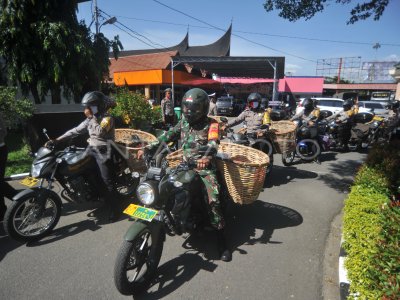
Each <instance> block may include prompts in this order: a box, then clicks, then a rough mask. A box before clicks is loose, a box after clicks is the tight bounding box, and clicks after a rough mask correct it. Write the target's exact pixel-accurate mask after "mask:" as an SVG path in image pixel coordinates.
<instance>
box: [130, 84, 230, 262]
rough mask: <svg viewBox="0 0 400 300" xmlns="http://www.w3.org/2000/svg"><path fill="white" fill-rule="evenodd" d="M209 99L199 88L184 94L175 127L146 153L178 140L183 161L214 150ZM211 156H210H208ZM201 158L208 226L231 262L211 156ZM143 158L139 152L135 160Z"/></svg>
mask: <svg viewBox="0 0 400 300" xmlns="http://www.w3.org/2000/svg"><path fill="white" fill-rule="evenodd" d="M208 110H209V98H208V95H207V93H206V92H205V91H204V90H202V89H199V88H194V89H191V90H189V91H187V92H186V93H185V95H184V96H183V99H182V111H183V118H182V119H181V120H180V121H179V123H178V124H177V125H175V127H173V128H171V129H170V130H169V131H167V132H165V133H164V134H162V135H161V136H160V137H159V138H158V142H155V143H153V144H151V145H149V146H147V149H148V150H152V149H154V148H155V147H158V145H159V143H160V142H164V143H168V142H170V141H173V140H177V139H180V142H181V145H182V149H183V157H184V160H187V161H188V160H190V159H196V155H197V154H198V150H199V148H200V147H201V146H203V147H204V146H205V145H207V146H208V147H209V148H210V149H211V148H214V149H217V148H218V144H219V140H220V130H219V125H218V122H217V121H215V120H213V119H211V118H208V117H207V114H208ZM210 153H212V152H210ZM215 153H216V151H215V152H214V154H212V155H208V156H203V157H201V158H200V159H197V172H198V174H199V175H200V177H201V179H202V181H203V183H204V185H205V188H206V190H207V196H208V205H207V206H208V207H207V209H208V213H209V216H210V221H211V225H212V226H213V227H214V228H215V229H216V232H217V238H218V250H219V251H220V257H221V260H223V261H230V260H231V259H232V254H231V251H230V250H229V248H228V246H227V243H226V238H225V232H224V231H225V229H224V228H225V220H224V217H223V214H222V211H221V205H220V199H219V189H220V188H219V183H218V181H217V175H216V166H215V162H214V156H215ZM142 155H143V151H139V153H138V157H139V158H140V157H141V156H142Z"/></svg>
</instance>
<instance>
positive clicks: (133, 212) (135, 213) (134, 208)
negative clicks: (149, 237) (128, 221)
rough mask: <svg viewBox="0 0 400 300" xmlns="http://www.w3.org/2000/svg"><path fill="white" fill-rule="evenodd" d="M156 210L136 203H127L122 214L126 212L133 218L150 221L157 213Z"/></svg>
mask: <svg viewBox="0 0 400 300" xmlns="http://www.w3.org/2000/svg"><path fill="white" fill-rule="evenodd" d="M157 213H158V211H157V210H155V209H151V208H146V207H143V206H140V205H136V204H129V206H128V207H127V208H125V210H124V214H127V215H129V216H131V217H133V218H137V219H141V220H145V221H148V222H151V220H153V219H154V217H155V216H156V215H157Z"/></svg>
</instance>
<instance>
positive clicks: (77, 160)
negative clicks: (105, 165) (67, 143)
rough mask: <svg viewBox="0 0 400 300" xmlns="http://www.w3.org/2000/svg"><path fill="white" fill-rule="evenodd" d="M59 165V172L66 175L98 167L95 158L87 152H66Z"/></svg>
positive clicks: (77, 173)
mask: <svg viewBox="0 0 400 300" xmlns="http://www.w3.org/2000/svg"><path fill="white" fill-rule="evenodd" d="M62 159H63V162H62V163H61V164H60V166H59V173H60V174H61V175H64V176H72V175H79V174H82V173H84V172H86V171H87V170H88V169H95V168H96V161H95V159H94V158H93V157H92V156H90V155H87V154H86V153H85V152H83V151H82V152H73V153H65V154H64V155H63V156H62Z"/></svg>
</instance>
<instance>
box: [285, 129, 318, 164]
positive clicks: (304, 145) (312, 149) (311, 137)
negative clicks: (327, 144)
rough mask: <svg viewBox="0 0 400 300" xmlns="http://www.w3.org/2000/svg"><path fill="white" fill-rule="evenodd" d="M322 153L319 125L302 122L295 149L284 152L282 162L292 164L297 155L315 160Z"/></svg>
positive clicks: (308, 160)
mask: <svg viewBox="0 0 400 300" xmlns="http://www.w3.org/2000/svg"><path fill="white" fill-rule="evenodd" d="M320 154H321V146H320V144H319V140H318V127H317V126H316V125H314V126H309V125H308V124H302V125H300V127H298V129H297V136H296V148H295V150H294V151H290V152H285V153H282V163H283V165H285V166H290V165H291V164H292V163H293V161H294V159H295V158H296V157H298V158H300V159H301V160H303V161H306V162H310V161H315V160H316V159H318V157H319V155H320Z"/></svg>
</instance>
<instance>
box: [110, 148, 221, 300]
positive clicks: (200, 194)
mask: <svg viewBox="0 0 400 300" xmlns="http://www.w3.org/2000/svg"><path fill="white" fill-rule="evenodd" d="M204 148H205V149H200V151H199V157H201V156H203V155H205V153H207V151H208V147H207V146H205V147H204ZM206 148H207V149H206ZM151 157H152V155H150V154H149V153H145V159H146V161H149V162H150V163H149V165H150V167H149V169H148V172H147V174H146V175H145V177H144V178H143V180H142V181H141V183H140V184H139V186H138V188H137V196H138V199H139V200H140V202H141V204H142V205H135V204H131V205H129V206H128V207H127V208H126V210H125V211H124V213H126V214H128V215H130V216H131V217H133V218H135V219H136V220H135V222H134V223H133V224H132V225H131V226H130V228H129V229H128V231H127V232H126V234H125V237H124V241H123V243H122V245H121V248H120V250H119V252H118V255H117V258H116V262H115V268H114V283H115V286H116V287H117V289H118V291H119V292H120V293H121V294H123V295H137V294H139V293H141V292H143V291H144V290H145V289H146V288H147V286H148V284H149V283H150V281H151V280H152V279H153V277H154V275H155V272H156V270H157V266H158V264H159V261H160V258H161V254H162V251H163V243H164V241H165V238H166V234H168V235H170V236H173V235H181V234H182V233H186V232H189V233H191V232H193V231H194V230H196V228H199V227H201V226H202V225H207V223H208V222H209V217H208V214H207V208H206V201H207V194H206V192H205V188H204V186H203V182H202V180H201V178H200V176H199V175H198V173H197V172H196V171H195V170H194V169H195V168H196V167H197V164H196V162H195V161H189V162H182V163H181V164H180V165H178V166H177V167H176V168H175V169H166V168H165V166H161V167H160V168H159V167H155V159H154V158H151ZM167 170H168V173H167V172H166V171H167ZM221 195H227V193H226V192H225V189H224V187H223V185H221ZM226 198H227V197H226V196H221V201H223V200H225V199H226ZM221 204H222V203H221Z"/></svg>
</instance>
